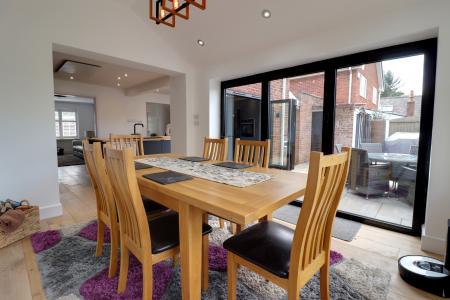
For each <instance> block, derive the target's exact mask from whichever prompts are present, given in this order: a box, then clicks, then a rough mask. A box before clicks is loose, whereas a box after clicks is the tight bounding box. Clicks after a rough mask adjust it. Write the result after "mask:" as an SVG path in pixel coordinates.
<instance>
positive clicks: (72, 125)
mask: <svg viewBox="0 0 450 300" xmlns="http://www.w3.org/2000/svg"><path fill="white" fill-rule="evenodd" d="M55 127H56V129H55V130H56V137H57V138H77V137H78V124H77V113H76V112H74V111H55Z"/></svg>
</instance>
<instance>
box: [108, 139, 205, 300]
mask: <svg viewBox="0 0 450 300" xmlns="http://www.w3.org/2000/svg"><path fill="white" fill-rule="evenodd" d="M104 150H105V160H106V170H107V174H108V177H109V179H110V182H111V184H112V187H113V194H114V196H115V199H116V205H117V209H118V213H119V227H120V250H121V252H120V273H119V284H118V288H117V291H118V293H122V292H124V291H125V288H126V283H127V277H128V267H129V254H130V252H131V253H132V254H133V255H134V256H135V257H136V258H137V259H138V260H139V261H140V262H141V263H142V273H143V299H145V300H148V299H152V294H153V293H152V288H153V269H152V266H153V265H154V264H156V263H158V262H160V261H162V260H165V259H168V258H170V257H173V256H175V255H176V254H178V253H179V243H180V242H179V225H178V224H179V223H178V213H176V212H173V211H170V212H167V213H165V214H163V215H161V216H160V217H158V218H155V219H147V217H146V215H145V210H144V205H143V204H142V201H141V194H140V191H139V185H138V182H137V178H136V171H135V168H134V155H133V152H132V149H130V148H126V149H124V150H116V149H112V148H111V146H109V145H107V146H105V149H104ZM211 231H212V229H211V227H210V226H209V225H207V224H203V227H202V234H203V236H204V237H205V236H206V239H205V238H203V245H202V247H203V251H202V252H203V253H202V255H203V257H202V262H201V263H202V264H203V266H204V265H205V264H207V263H208V250H207V247H208V243H207V241H208V236H207V234H209V233H210V232H211ZM205 241H206V245H205ZM205 253H206V258H205ZM204 269H206V270H207V268H202V270H204ZM205 281H206V288H207V282H208V272H203V274H202V288H203V289H205V286H204V282H205Z"/></svg>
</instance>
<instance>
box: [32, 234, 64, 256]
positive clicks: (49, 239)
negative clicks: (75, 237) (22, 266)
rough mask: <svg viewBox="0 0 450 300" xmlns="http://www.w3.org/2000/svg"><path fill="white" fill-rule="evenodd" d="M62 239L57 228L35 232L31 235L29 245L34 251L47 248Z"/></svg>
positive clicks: (37, 251)
mask: <svg viewBox="0 0 450 300" xmlns="http://www.w3.org/2000/svg"><path fill="white" fill-rule="evenodd" d="M61 239H62V236H61V232H60V231H59V230H48V231H42V232H37V233H35V234H33V235H32V236H31V245H32V246H33V250H34V253H39V252H41V251H44V250H47V249H50V248H52V247H53V246H55V245H56V244H58V243H59V242H60V241H61Z"/></svg>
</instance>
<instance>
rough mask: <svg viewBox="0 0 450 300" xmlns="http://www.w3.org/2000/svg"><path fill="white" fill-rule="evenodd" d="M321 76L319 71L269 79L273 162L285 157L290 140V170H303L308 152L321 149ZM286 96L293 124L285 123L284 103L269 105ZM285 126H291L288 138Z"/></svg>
mask: <svg viewBox="0 0 450 300" xmlns="http://www.w3.org/2000/svg"><path fill="white" fill-rule="evenodd" d="M324 78H325V76H324V73H323V72H321V73H316V74H309V75H303V76H297V77H291V78H284V79H279V80H273V81H271V82H270V101H271V103H272V108H273V109H272V139H273V141H272V160H273V162H283V161H284V160H285V159H287V157H286V153H287V148H288V147H289V145H290V144H291V143H293V144H294V145H293V147H292V149H293V151H292V152H293V153H292V155H293V156H294V158H293V161H294V165H295V167H294V170H295V171H298V172H305V173H307V172H308V167H309V155H310V153H311V151H322V120H323V94H324ZM288 99H290V100H292V101H293V103H294V105H293V111H292V114H293V116H291V122H294V123H293V124H289V123H287V122H288V121H287V113H288V110H287V104H282V103H280V104H276V105H273V103H274V102H277V101H278V102H279V101H280V100H288ZM288 128H295V130H294V132H293V134H292V136H290V137H289V138H288V136H287V134H288V132H287V130H288Z"/></svg>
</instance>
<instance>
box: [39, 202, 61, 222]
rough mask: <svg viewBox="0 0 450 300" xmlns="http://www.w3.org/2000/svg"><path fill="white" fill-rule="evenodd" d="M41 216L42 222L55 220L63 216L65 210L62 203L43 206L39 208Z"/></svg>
mask: <svg viewBox="0 0 450 300" xmlns="http://www.w3.org/2000/svg"><path fill="white" fill-rule="evenodd" d="M39 214H40V217H41V220H44V219H49V218H54V217H58V216H61V215H62V214H63V209H62V205H61V203H58V204H54V205H48V206H43V207H40V208H39Z"/></svg>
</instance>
